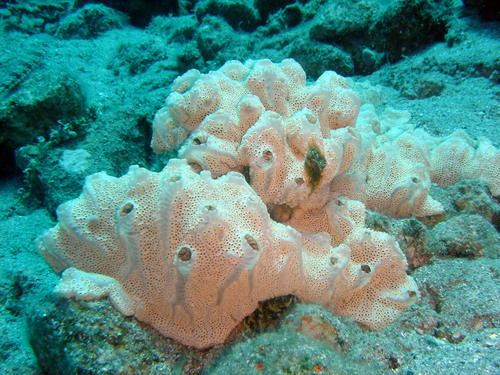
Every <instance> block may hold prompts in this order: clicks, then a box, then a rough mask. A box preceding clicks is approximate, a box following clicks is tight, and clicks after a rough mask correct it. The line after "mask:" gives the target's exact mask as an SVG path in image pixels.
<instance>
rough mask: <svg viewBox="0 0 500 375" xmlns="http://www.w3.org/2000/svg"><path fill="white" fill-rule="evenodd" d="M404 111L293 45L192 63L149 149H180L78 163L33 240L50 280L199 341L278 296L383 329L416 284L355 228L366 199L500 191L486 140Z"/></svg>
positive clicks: (394, 200) (407, 203) (64, 291)
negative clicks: (128, 163) (376, 102)
mask: <svg viewBox="0 0 500 375" xmlns="http://www.w3.org/2000/svg"><path fill="white" fill-rule="evenodd" d="M358 114H359V117H358ZM408 121H409V115H408V113H407V112H398V111H394V110H390V109H388V110H386V112H384V113H383V114H380V113H377V112H376V110H375V108H374V106H373V105H371V104H369V103H365V104H363V105H361V101H360V99H359V97H358V96H357V94H356V93H355V92H354V91H353V90H352V89H351V88H350V87H349V83H348V80H346V79H345V78H343V77H341V76H339V75H338V74H336V73H334V72H325V73H324V74H323V75H322V76H321V77H320V78H319V79H318V80H317V81H316V82H314V83H310V84H308V83H306V76H305V73H304V71H303V70H302V68H301V67H300V65H299V64H298V63H297V62H295V61H294V60H291V59H288V60H284V61H282V62H281V63H280V64H274V63H272V62H271V61H269V60H259V61H252V60H249V61H247V62H246V63H244V64H242V63H240V62H236V61H230V62H228V63H226V64H225V65H224V66H223V67H222V68H221V69H219V70H218V71H212V72H210V73H208V74H201V73H200V72H198V71H196V70H191V71H189V72H187V73H185V74H184V75H182V76H181V77H179V78H177V79H176V80H175V82H174V84H173V87H172V93H171V94H170V95H169V97H168V98H167V100H166V103H165V106H164V107H163V108H162V109H160V110H159V111H158V113H157V114H156V116H155V119H154V124H153V139H152V147H153V149H154V150H155V151H156V152H159V153H160V152H164V151H167V150H178V157H179V159H171V160H170V161H169V163H168V165H167V166H166V167H165V168H164V169H163V170H162V171H161V172H159V173H155V172H150V171H148V170H146V169H144V168H139V167H137V166H132V167H130V170H129V172H128V173H127V174H126V175H124V176H122V177H120V178H116V177H111V176H108V175H107V174H105V173H103V172H102V173H97V174H94V175H91V176H88V177H87V179H86V183H85V187H84V189H83V193H82V194H81V196H80V197H79V198H77V199H75V200H72V201H70V202H67V203H65V204H63V205H61V206H60V207H59V208H58V210H57V215H58V218H59V224H58V225H57V226H56V227H54V228H53V229H50V230H48V231H47V232H46V233H45V234H43V235H42V236H41V237H40V238H39V239H38V240H37V242H36V243H37V247H38V250H39V252H40V253H41V254H42V256H43V257H44V259H45V260H46V261H47V262H48V263H49V264H50V265H51V266H52V268H53V269H54V270H55V271H56V272H63V275H62V278H61V281H60V283H59V285H58V287H57V289H56V291H57V293H58V294H60V295H62V296H66V297H75V298H79V299H94V298H100V297H105V296H107V297H108V298H110V300H111V301H112V302H113V303H114V305H115V306H116V308H117V309H118V310H119V311H121V312H122V313H123V314H126V315H134V316H135V317H136V318H138V319H140V320H141V321H144V322H146V323H148V324H150V325H151V326H152V327H154V328H155V329H157V330H158V331H159V332H161V333H162V334H164V335H165V336H167V337H171V338H173V339H176V340H179V341H180V342H182V343H184V344H187V345H191V346H195V347H197V348H205V347H209V346H211V345H214V344H219V343H222V342H224V340H225V339H226V338H227V337H228V336H229V334H230V332H231V331H232V330H233V329H234V328H235V327H236V326H237V325H238V324H239V323H240V322H241V321H242V319H243V318H244V317H245V316H247V315H249V314H250V313H252V311H253V310H254V309H255V308H256V307H257V305H258V302H259V301H263V300H266V299H269V298H273V297H276V296H281V295H287V294H295V295H296V296H297V297H299V298H300V299H301V300H302V301H305V302H312V303H319V304H322V305H323V306H325V307H327V308H328V309H330V311H332V313H335V314H341V315H348V316H352V317H353V318H355V319H356V320H357V321H359V322H361V323H363V324H365V325H367V326H368V327H371V328H374V329H379V328H382V327H383V326H385V325H387V324H389V323H391V322H392V321H393V320H394V319H395V318H396V316H397V315H398V313H399V312H400V311H402V310H404V309H405V308H406V307H407V306H408V305H409V304H411V303H413V302H414V301H415V300H417V299H418V295H419V293H418V288H417V286H416V284H415V282H414V281H413V279H412V278H411V277H409V276H408V275H407V274H406V272H405V271H406V267H407V263H406V259H405V256H404V255H403V253H402V252H401V250H400V248H399V246H398V244H397V242H396V241H395V240H394V238H393V237H391V236H389V235H388V234H385V233H381V232H376V231H373V230H369V229H367V228H366V227H365V211H366V207H367V208H369V209H372V210H377V211H380V212H384V213H386V214H388V215H391V216H396V217H404V216H411V215H415V216H427V215H434V214H438V213H441V212H442V211H443V206H442V205H441V204H440V203H439V202H438V201H436V200H434V199H433V198H432V197H431V196H430V195H429V188H430V184H431V182H437V183H440V184H444V185H446V184H451V183H453V182H455V181H457V180H458V179H461V178H482V179H484V180H485V181H486V182H487V183H488V184H489V186H490V189H491V191H492V193H493V195H499V194H500V187H499V185H500V153H499V151H498V150H497V149H496V148H495V147H493V146H492V144H491V142H489V141H487V140H479V141H473V140H471V139H470V138H468V137H467V136H466V135H465V134H463V133H460V132H457V133H454V134H452V135H451V136H449V137H446V138H436V137H432V136H430V135H428V134H426V133H425V132H423V131H422V130H414V129H413V127H412V126H411V125H410V124H409V123H408Z"/></svg>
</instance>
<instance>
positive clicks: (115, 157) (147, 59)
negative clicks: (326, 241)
mask: <svg viewBox="0 0 500 375" xmlns="http://www.w3.org/2000/svg"><path fill="white" fill-rule="evenodd" d="M465 3H466V6H465V5H464V4H463V3H462V2H460V1H451V0H450V1H437V0H435V1H432V0H394V1H385V2H380V1H356V2H354V1H343V0H337V1H333V0H330V1H322V0H318V1H287V0H283V1H277V2H265V1H260V0H255V1H254V2H248V1H238V0H225V1H211V0H201V1H178V2H177V1H158V2H133V1H132V2H115V1H103V2H100V3H99V4H97V3H96V4H93V3H91V2H87V1H64V0H59V1H56V0H46V1H42V0H40V1H9V2H3V3H2V4H0V19H1V27H2V38H1V39H0V43H2V50H3V53H2V54H1V55H0V62H1V64H0V107H1V111H0V123H1V127H0V142H1V147H0V157H1V159H2V163H1V168H0V169H1V172H2V175H1V184H0V191H1V194H0V197H1V200H0V219H1V220H2V225H1V226H0V238H1V239H2V241H1V247H0V259H1V261H0V288H1V291H2V293H1V294H0V299H1V302H2V303H1V308H0V329H1V336H0V337H2V339H1V340H0V345H1V349H2V350H1V351H0V372H1V373H5V374H20V373H22V374H77V373H78V374H132V373H133V374H163V373H173V374H184V373H186V374H198V373H212V374H229V373H232V374H252V373H255V374H259V373H269V374H280V373H281V374H314V373H316V374H321V373H322V374H385V373H388V374H389V373H394V374H408V375H410V374H450V373H468V374H499V373H500V356H499V354H498V353H499V350H500V280H499V275H500V260H499V254H500V237H499V234H498V231H499V230H500V206H499V204H498V201H497V200H496V199H494V198H492V197H491V195H490V193H489V190H488V188H487V186H486V185H485V184H484V183H482V182H481V181H474V180H471V181H460V182H458V183H457V184H455V185H452V186H449V187H446V188H442V187H438V186H433V188H432V191H431V193H432V195H433V197H435V198H437V199H438V200H439V201H440V202H441V203H443V205H444V206H445V209H446V214H444V215H441V216H440V217H435V218H407V219H392V218H389V217H386V216H385V215H382V214H380V213H376V212H369V214H368V219H367V224H368V226H370V227H372V228H375V229H377V230H382V231H386V232H388V233H390V234H392V235H394V236H395V237H396V238H397V240H398V242H399V244H400V246H401V248H402V250H403V251H404V252H405V254H406V256H407V258H408V262H409V266H410V269H409V273H410V274H411V275H412V276H413V277H414V278H415V280H416V281H417V283H418V286H419V289H420V292H421V300H420V302H419V303H418V304H416V305H413V306H411V307H410V308H409V309H408V311H406V312H404V313H403V314H402V315H401V316H400V317H399V319H398V320H397V321H396V322H395V323H394V324H392V325H391V326H389V327H387V328H385V329H383V330H382V331H380V332H371V331H368V330H366V329H363V328H362V327H360V326H359V325H358V324H356V323H355V322H354V321H353V320H352V319H348V318H344V317H333V316H331V314H330V313H328V312H327V311H326V310H324V309H323V308H321V307H318V306H313V305H304V304H301V303H300V301H295V300H294V299H293V298H292V297H288V298H287V297H285V298H282V299H278V300H275V301H268V302H266V303H263V304H262V305H261V306H260V308H259V309H258V310H257V311H256V312H255V313H254V314H253V315H252V316H251V317H249V318H248V319H247V320H246V321H245V322H244V323H243V324H241V325H240V327H238V329H237V330H236V331H235V332H234V334H233V335H232V337H231V338H230V340H229V341H228V342H227V343H226V344H225V345H221V346H218V347H215V348H213V349H209V350H204V351H199V350H194V349H192V348H186V347H183V346H182V345H180V344H178V343H175V342H174V341H172V340H169V339H165V338H163V337H162V336H160V335H159V334H158V333H156V332H155V331H154V330H152V329H150V328H148V327H147V326H144V325H143V324H141V323H140V322H138V321H136V320H135V319H133V318H125V317H123V316H122V315H120V314H119V313H118V312H117V311H116V310H115V309H114V308H113V307H112V306H111V305H110V304H109V302H107V301H106V300H103V301H95V302H81V301H80V302H75V301H70V300H64V299H59V298H58V297H56V296H55V295H53V293H52V290H53V288H54V286H55V284H56V282H57V280H58V276H57V275H56V274H54V273H53V272H52V271H51V270H50V268H49V267H48V266H47V265H46V264H45V262H43V260H42V258H41V257H40V256H39V255H38V254H37V252H36V249H35V247H34V244H33V241H34V239H35V238H36V237H38V236H39V235H40V234H41V233H43V231H44V230H45V229H48V228H49V227H51V226H53V225H54V223H55V214H54V213H55V208H56V207H57V206H58V205H59V204H60V203H62V202H64V201H66V200H68V199H71V198H74V197H76V196H78V195H79V194H80V191H81V187H82V184H83V181H84V177H85V176H86V175H88V174H91V173H94V172H98V171H101V170H106V171H107V173H109V174H111V175H121V174H123V173H125V172H126V170H127V169H128V166H129V165H131V164H138V165H141V166H145V167H148V168H150V169H153V170H159V169H161V167H162V166H163V165H164V164H165V161H166V158H165V157H158V156H156V155H154V154H153V152H152V151H151V149H150V147H149V142H150V139H151V120H152V117H153V115H154V114H155V112H156V111H157V110H158V109H159V108H160V107H161V106H162V105H163V102H164V99H165V97H166V96H167V95H168V93H169V88H170V85H171V83H172V81H173V80H174V79H175V77H177V76H179V75H180V74H182V73H184V72H185V71H187V70H188V69H191V68H196V69H199V70H200V71H202V72H207V71H209V70H210V69H217V68H218V67H220V66H221V65H222V64H223V63H224V62H226V61H228V60H234V59H236V60H240V61H245V60H246V59H250V58H251V59H260V58H269V59H271V60H273V61H275V62H279V61H281V60H282V59H284V58H287V57H292V58H294V59H296V60H297V61H298V62H299V63H300V64H301V65H302V66H303V68H304V70H305V71H306V73H307V75H308V77H310V78H312V79H316V78H317V77H318V76H319V75H320V74H321V73H322V72H323V71H324V70H335V71H337V72H338V73H339V74H342V75H344V76H350V77H352V82H353V85H354V88H355V89H356V87H358V88H363V87H365V86H366V85H367V84H368V82H369V83H370V84H371V85H372V86H374V87H376V88H377V98H378V101H379V103H378V106H379V107H380V108H385V107H387V106H390V107H392V108H395V109H399V110H407V111H409V112H410V114H411V118H412V120H411V122H412V123H413V124H414V125H415V126H416V127H421V128H424V129H425V130H426V131H428V132H430V133H431V134H435V135H448V134H450V133H451V132H453V131H454V130H456V129H463V130H464V131H466V132H467V133H468V134H469V135H471V136H472V137H476V138H479V137H488V138H490V139H491V140H492V141H493V144H494V145H495V146H496V147H499V146H500V87H499V82H500V53H499V51H500V28H499V22H498V19H499V17H498V8H495V3H496V2H494V1H490V2H488V1H466V2H465ZM124 4H127V5H124ZM75 150H80V151H78V152H79V154H78V155H77V156H78V157H77V158H69V157H66V156H67V155H73V156H74V155H75V154H71V153H68V152H67V151H75ZM65 155H66V156H65Z"/></svg>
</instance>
